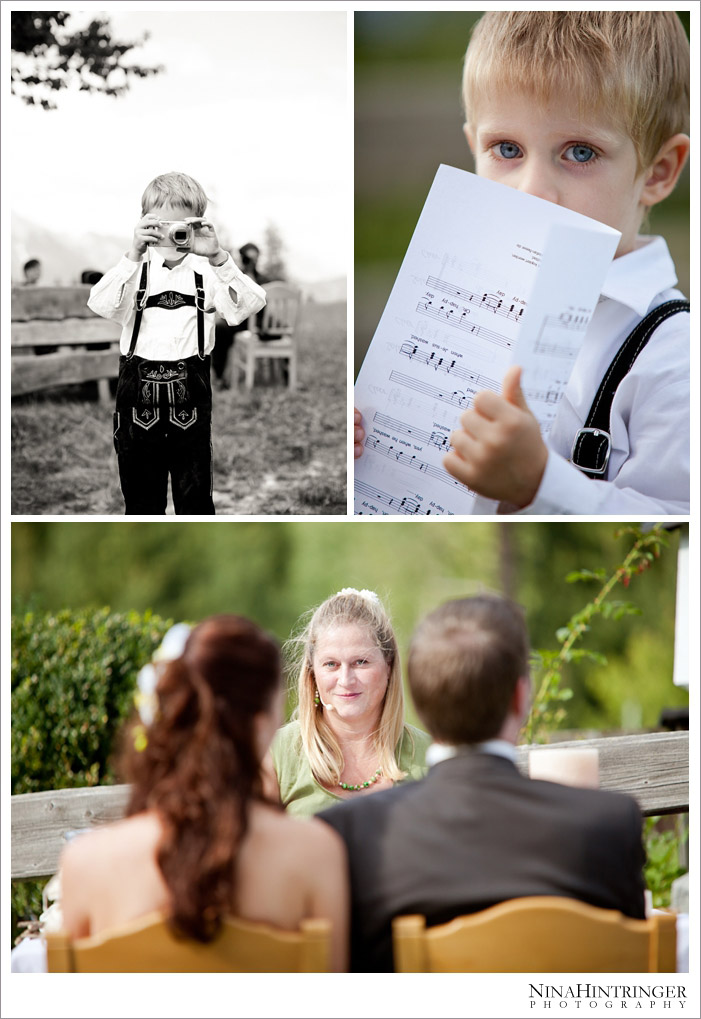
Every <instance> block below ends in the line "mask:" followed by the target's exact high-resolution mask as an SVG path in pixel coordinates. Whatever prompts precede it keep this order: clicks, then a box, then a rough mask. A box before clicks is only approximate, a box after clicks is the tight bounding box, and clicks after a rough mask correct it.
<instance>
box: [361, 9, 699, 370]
mask: <svg viewBox="0 0 701 1019" xmlns="http://www.w3.org/2000/svg"><path fill="white" fill-rule="evenodd" d="M482 13H483V12H481V11H472V12H466V11H463V12H454V11H416V12H407V11H377V12H361V11H358V12H356V14H355V193H356V201H355V369H356V372H357V371H358V369H359V368H360V364H361V362H362V359H363V357H364V355H365V351H366V350H367V346H368V344H369V342H370V339H371V338H372V335H373V333H374V331H375V328H376V326H377V323H378V321H379V318H380V315H381V313H382V309H383V308H384V305H385V303H386V301H387V298H388V297H389V293H390V290H391V288H392V284H393V283H394V279H395V276H396V274H397V271H398V270H399V266H400V264H401V261H402V258H403V257H404V253H405V251H406V248H407V245H408V243H409V240H410V238H411V235H412V232H413V230H414V227H415V225H416V221H417V219H418V216H419V213H420V211H421V208H422V206H423V203H424V200H425V198H426V195H427V194H428V190H429V188H430V186H431V182H432V180H433V177H434V175H435V172H436V170H437V169H438V165H439V163H447V164H449V165H451V166H457V167H459V168H460V169H464V170H473V169H474V167H473V164H472V157H471V155H470V152H469V149H468V147H467V143H466V142H465V139H464V136H463V133H462V125H463V114H462V106H461V97H460V86H461V78H462V61H463V57H464V54H465V49H466V48H467V43H468V41H469V37H470V32H471V30H472V26H473V25H474V23H475V22H476V21H477V19H478V18H479V17H480V15H481V14H482ZM679 16H680V18H681V19H682V22H683V23H684V25H685V28H686V32H687V35H688V34H689V12H688V11H682V12H679ZM647 229H648V230H649V232H651V233H660V234H662V235H663V236H664V237H665V238H666V240H667V243H668V244H669V247H670V251H671V253H672V257H673V259H674V261H675V264H676V267H677V274H678V277H679V286H680V288H681V290H683V291H684V293H686V294H688V293H689V283H690V269H689V172H688V167H687V169H685V171H684V173H683V175H682V178H681V180H680V182H679V184H678V186H677V189H676V191H675V192H674V194H673V195H671V196H670V197H669V198H668V199H666V201H664V202H663V203H662V204H661V205H660V206H659V207H657V208H656V209H655V210H654V212H653V215H652V216H651V218H650V222H649V224H648V228H647Z"/></svg>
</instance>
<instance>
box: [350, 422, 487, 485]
mask: <svg viewBox="0 0 701 1019" xmlns="http://www.w3.org/2000/svg"><path fill="white" fill-rule="evenodd" d="M365 448H366V449H372V450H374V451H375V452H376V453H381V454H382V456H386V457H389V459H390V460H396V461H397V463H399V464H403V465H404V466H406V467H411V468H412V469H413V470H415V471H419V473H421V474H425V475H427V476H428V477H430V478H435V479H436V480H437V481H443V482H445V484H446V485H450V487H451V488H461V489H462V488H464V487H465V486H464V485H463V484H462V482H460V481H456V480H455V478H453V477H451V475H450V474H448V472H447V471H446V470H445V468H443V467H435V466H434V465H433V464H430V463H427V462H426V461H425V460H419V458H418V457H417V456H416V454H415V453H412V452H411V451H410V450H408V449H406V450H404V449H397V447H396V446H393V445H389V444H385V443H384V442H382V440H381V439H378V438H377V436H375V435H368V437H367V439H366V440H365ZM468 491H469V489H468Z"/></svg>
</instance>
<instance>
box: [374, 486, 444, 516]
mask: <svg viewBox="0 0 701 1019" xmlns="http://www.w3.org/2000/svg"><path fill="white" fill-rule="evenodd" d="M355 491H356V494H359V495H364V496H366V497H367V498H368V499H372V500H373V502H378V503H380V504H381V505H382V506H387V507H388V509H392V510H394V512H395V513H404V514H405V515H406V516H410V517H413V516H417V517H427V516H430V514H431V510H430V509H423V508H422V505H421V503H420V502H419V501H418V499H412V498H410V497H409V496H404V498H403V499H402V498H400V497H399V496H398V495H390V494H389V492H383V491H382V489H381V488H374V487H373V486H371V485H367V484H366V483H365V482H364V481H360V480H359V479H356V482H355ZM362 515H363V512H362V510H360V511H359V513H358V516H362Z"/></svg>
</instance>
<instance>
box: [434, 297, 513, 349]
mask: <svg viewBox="0 0 701 1019" xmlns="http://www.w3.org/2000/svg"><path fill="white" fill-rule="evenodd" d="M416 310H417V311H418V313H419V314H420V315H427V316H428V318H436V319H438V320H439V321H443V320H445V322H447V323H448V325H451V326H455V328H456V329H462V330H464V331H465V332H466V333H473V334H474V335H475V336H482V337H484V339H485V340H490V341H491V342H492V343H496V344H498V345H499V346H500V347H506V349H507V350H509V349H511V347H512V346H513V340H510V339H509V338H508V336H502V334H501V333H495V332H494V330H493V329H487V328H486V326H480V325H477V323H476V322H474V321H473V320H472V319H471V318H468V317H467V316H468V313H467V312H466V311H463V312H462V313H460V312H456V309H455V308H446V306H445V304H434V302H433V301H430V300H426V301H419V303H418V304H417V305H416Z"/></svg>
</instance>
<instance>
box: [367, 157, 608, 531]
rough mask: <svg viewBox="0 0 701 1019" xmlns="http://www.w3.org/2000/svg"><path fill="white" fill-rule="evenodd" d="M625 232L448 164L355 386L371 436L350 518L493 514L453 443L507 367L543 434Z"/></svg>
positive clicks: (497, 389) (436, 182)
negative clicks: (517, 369) (465, 474)
mask: <svg viewBox="0 0 701 1019" xmlns="http://www.w3.org/2000/svg"><path fill="white" fill-rule="evenodd" d="M619 238H620V234H619V233H618V231H616V230H613V229H611V228H610V227H608V226H605V225H604V224H603V223H599V222H597V221H596V220H593V219H588V218H587V217H586V216H581V215H579V214H578V213H575V212H571V211H570V210H569V209H563V208H560V207H559V206H557V205H553V204H552V202H546V201H543V200H542V199H540V198H534V197H532V196H531V195H526V194H522V193H521V192H518V191H515V190H514V189H513V188H509V187H506V186H505V185H503V184H497V183H495V182H493V181H488V180H484V179H483V178H481V177H477V176H475V175H474V174H472V173H468V172H467V171H465V170H457V169H455V168H454V167H452V166H444V165H441V166H440V167H439V170H438V173H437V174H436V177H435V180H434V182H433V185H432V187H431V190H430V192H429V195H428V198H427V199H426V204H425V205H424V208H423V211H422V213H421V216H420V217H419V221H418V223H417V226H416V229H415V231H414V235H413V237H412V239H411V241H410V243H409V247H408V249H407V253H406V255H405V257H404V261H403V263H402V266H401V269H400V270H399V274H398V276H397V279H396V281H395V284H394V287H393V288H392V293H391V294H390V297H389V300H388V302H387V305H386V307H385V310H384V312H383V314H382V317H381V319H380V322H379V325H378V327H377V330H376V332H375V336H374V337H373V340H372V343H371V344H370V347H369V349H368V353H367V355H366V357H365V360H364V362H363V365H362V368H361V370H360V372H359V375H358V380H357V383H356V388H355V403H356V406H357V407H358V409H359V410H360V411H361V413H362V415H363V422H364V425H365V430H366V439H365V449H364V451H363V455H362V456H361V457H360V458H359V459H358V460H356V462H355V513H356V514H370V515H394V514H404V515H408V516H429V515H434V516H436V515H442V514H449V515H452V514H469V513H473V512H480V513H487V512H494V510H495V504H494V503H489V502H487V500H484V499H480V500H479V503H478V505H477V506H476V505H475V503H476V497H475V494H474V493H472V492H470V491H469V489H467V488H466V487H465V486H464V485H463V484H461V483H460V482H459V481H455V479H454V478H452V477H451V476H450V474H448V472H447V471H446V470H445V468H444V467H443V465H442V463H441V460H442V456H443V454H444V453H445V452H446V451H447V449H448V448H449V444H448V443H449V440H448V436H449V434H450V432H451V431H452V430H453V428H456V427H458V425H459V417H460V414H461V412H462V411H463V410H465V409H466V408H468V407H469V406H470V405H471V403H472V400H473V399H474V396H475V394H476V393H478V392H479V391H480V390H482V389H491V390H493V391H494V392H495V393H499V392H501V381H502V378H503V376H504V373H505V371H506V369H507V367H508V366H509V365H510V364H511V363H517V364H521V365H523V366H524V375H523V383H522V384H523V390H524V395H525V397H526V399H527V401H528V404H529V406H530V408H531V410H532V411H533V413H534V414H535V415H536V417H537V418H538V421H539V423H540V426H541V430H542V432H543V434H544V435H547V432H548V431H549V429H550V426H551V424H552V422H553V420H554V418H555V415H556V413H557V406H558V404H559V401H560V399H561V398H562V394H563V392H564V390H565V387H566V386H567V382H568V380H569V377H570V373H571V371H572V367H573V365H574V362H575V359H576V356H577V353H578V351H579V349H580V347H581V344H582V340H583V339H584V335H585V331H586V326H587V324H588V322H589V319H590V317H591V315H592V312H593V310H594V308H595V306H596V302H597V300H598V297H599V293H600V290H601V287H602V285H603V281H604V277H605V275H606V272H607V270H608V266H609V264H610V262H611V260H612V258H613V256H614V253H615V251H616V247H617V245H618V240H619Z"/></svg>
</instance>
